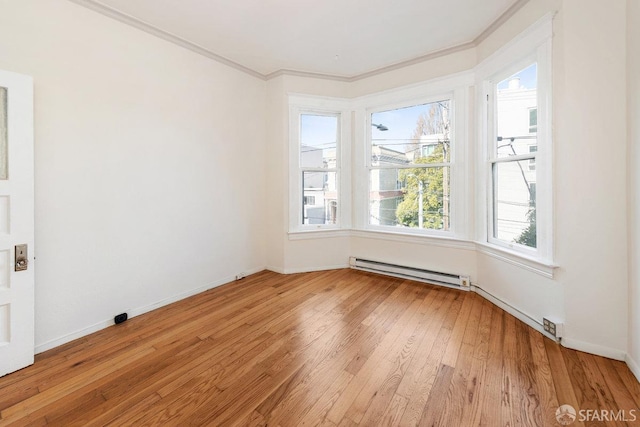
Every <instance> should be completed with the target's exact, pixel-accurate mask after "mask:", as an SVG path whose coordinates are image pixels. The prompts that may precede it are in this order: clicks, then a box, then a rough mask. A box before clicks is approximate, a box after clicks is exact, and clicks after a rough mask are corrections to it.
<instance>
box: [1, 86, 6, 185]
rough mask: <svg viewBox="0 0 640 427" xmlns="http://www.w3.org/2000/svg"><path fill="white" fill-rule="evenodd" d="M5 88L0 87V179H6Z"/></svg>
mask: <svg viewBox="0 0 640 427" xmlns="http://www.w3.org/2000/svg"><path fill="white" fill-rule="evenodd" d="M7 123H8V122H7V88H4V87H0V179H7V143H8V139H7Z"/></svg>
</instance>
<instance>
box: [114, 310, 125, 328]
mask: <svg viewBox="0 0 640 427" xmlns="http://www.w3.org/2000/svg"><path fill="white" fill-rule="evenodd" d="M128 318H129V316H127V313H121V314H118V315H117V316H116V317H114V318H113V322H114V323H115V324H116V325H118V324H120V323H122V322H124V321H125V320H127V319H128Z"/></svg>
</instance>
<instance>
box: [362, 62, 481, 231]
mask: <svg viewBox="0 0 640 427" xmlns="http://www.w3.org/2000/svg"><path fill="white" fill-rule="evenodd" d="M472 85H473V74H472V73H471V72H464V73H459V74H454V75H451V76H447V77H443V78H439V79H434V80H430V81H427V82H424V83H420V84H418V85H412V86H407V87H404V88H400V89H395V90H390V91H386V92H382V93H378V94H375V95H370V96H365V97H361V98H358V99H357V100H355V101H354V106H355V108H356V116H355V123H356V126H355V141H357V143H356V144H355V147H354V156H355V159H356V161H355V163H354V168H355V169H354V183H355V185H354V188H355V193H354V205H355V218H354V223H355V224H354V225H355V229H356V230H361V231H366V232H377V233H384V234H397V235H406V236H424V237H435V238H449V239H469V226H468V224H469V215H468V206H469V203H468V200H469V197H471V196H472V195H471V194H470V191H468V188H469V185H468V182H467V176H468V175H467V167H468V166H467V162H466V157H467V145H468V144H467V136H468V128H469V120H468V117H469V116H468V110H469V88H470V87H471V86H472ZM443 99H450V100H451V106H452V107H451V108H452V112H451V125H452V127H451V156H450V161H449V163H450V166H449V167H450V169H449V170H450V177H449V179H450V188H449V189H450V194H449V207H450V213H449V217H450V227H449V230H447V231H444V230H432V229H424V228H423V229H418V228H409V227H392V226H384V225H375V224H369V195H370V172H371V169H372V167H371V130H372V126H371V114H373V113H376V112H379V111H387V110H393V109H397V108H403V107H410V106H415V105H422V104H428V103H430V102H436V101H442V100H443ZM434 166H435V164H434ZM376 169H377V168H376Z"/></svg>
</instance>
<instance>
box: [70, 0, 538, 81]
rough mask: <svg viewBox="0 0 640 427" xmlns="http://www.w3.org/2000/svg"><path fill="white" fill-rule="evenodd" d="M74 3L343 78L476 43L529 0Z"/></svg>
mask: <svg viewBox="0 0 640 427" xmlns="http://www.w3.org/2000/svg"><path fill="white" fill-rule="evenodd" d="M72 1H76V2H77V3H80V4H84V5H87V6H90V7H92V8H94V9H96V10H100V11H102V12H103V13H107V14H109V15H111V16H114V17H116V18H119V19H121V20H125V21H126V22H129V23H133V24H134V25H138V26H142V27H146V29H147V30H149V28H153V29H156V30H159V31H156V33H161V34H160V35H164V36H169V38H174V37H175V39H182V40H183V41H186V42H188V43H187V44H193V45H196V46H198V47H199V48H202V49H204V51H206V52H209V53H211V54H213V55H214V56H221V57H223V58H226V59H227V60H229V61H231V62H233V63H235V64H239V65H240V66H242V67H246V68H249V69H250V70H253V71H255V72H257V73H259V74H262V75H264V76H268V75H269V74H272V73H276V72H278V71H283V70H287V71H298V72H306V73H320V74H328V75H331V76H338V77H347V78H353V77H356V76H359V75H362V74H364V73H370V72H373V71H375V70H379V69H382V68H384V67H389V66H393V65H396V64H399V63H403V62H406V61H411V60H413V59H416V58H420V57H422V56H425V55H429V54H433V53H434V52H438V51H441V50H443V49H448V48H452V47H456V46H460V45H464V44H465V43H469V42H473V41H474V40H476V39H477V38H478V37H479V36H481V35H482V34H483V32H484V31H485V30H487V29H488V28H490V27H491V26H492V24H494V23H495V22H497V21H499V20H500V19H501V18H504V15H507V14H510V13H512V11H513V9H516V8H519V7H520V6H521V5H522V4H523V3H524V2H526V0H525V1H524V2H523V0H481V1H480V0H394V1H388V0H387V1H383V0H322V1H319V0H233V1H231V0H99V1H97V0H72ZM123 18H124V19H123ZM131 18H133V19H131ZM152 32H153V31H152ZM174 41H175V40H174Z"/></svg>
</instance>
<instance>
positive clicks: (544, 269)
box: [475, 242, 558, 279]
mask: <svg viewBox="0 0 640 427" xmlns="http://www.w3.org/2000/svg"><path fill="white" fill-rule="evenodd" d="M475 245H476V248H477V250H478V252H480V253H483V254H485V255H488V256H490V257H493V258H496V259H499V260H501V261H504V262H507V263H509V264H512V265H515V266H517V267H520V268H524V269H525V270H529V271H532V272H534V273H537V274H540V275H542V276H544V277H547V278H549V279H553V274H554V272H555V270H556V269H557V268H558V266H557V265H556V264H553V263H551V262H547V261H542V260H539V259H537V258H533V257H530V256H527V255H524V254H521V253H519V252H515V251H510V250H509V249H506V248H501V247H498V246H495V245H492V244H489V243H484V242H475Z"/></svg>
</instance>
